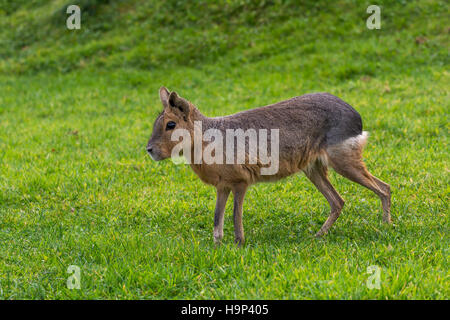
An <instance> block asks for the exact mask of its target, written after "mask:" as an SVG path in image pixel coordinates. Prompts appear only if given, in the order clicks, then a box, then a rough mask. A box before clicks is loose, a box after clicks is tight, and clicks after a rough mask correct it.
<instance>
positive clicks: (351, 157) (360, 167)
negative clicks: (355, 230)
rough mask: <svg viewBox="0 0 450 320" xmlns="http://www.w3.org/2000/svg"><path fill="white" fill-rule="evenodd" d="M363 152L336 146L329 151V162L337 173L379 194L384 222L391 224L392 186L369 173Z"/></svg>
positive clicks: (360, 148)
mask: <svg viewBox="0 0 450 320" xmlns="http://www.w3.org/2000/svg"><path fill="white" fill-rule="evenodd" d="M361 151H362V147H361V146H354V147H348V146H346V145H344V144H343V145H340V146H334V147H332V148H329V149H328V150H327V153H328V161H329V163H330V165H331V166H332V167H333V169H334V170H335V171H336V172H337V173H339V174H340V175H342V176H344V177H346V178H347V179H349V180H351V181H353V182H356V183H359V184H360V185H362V186H364V187H366V188H368V189H369V190H372V191H373V192H374V193H375V194H377V195H378V196H379V197H380V199H381V204H382V207H383V221H384V222H387V223H391V213H390V211H391V190H390V186H389V185H388V184H387V183H385V182H383V181H381V180H380V179H378V178H376V177H374V176H373V175H372V174H370V172H369V171H367V169H366V166H365V165H364V162H363V161H362V160H361Z"/></svg>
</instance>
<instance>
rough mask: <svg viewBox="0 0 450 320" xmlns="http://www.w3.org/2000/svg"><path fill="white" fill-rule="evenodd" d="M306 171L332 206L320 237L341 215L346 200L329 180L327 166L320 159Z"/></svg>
mask: <svg viewBox="0 0 450 320" xmlns="http://www.w3.org/2000/svg"><path fill="white" fill-rule="evenodd" d="M304 172H305V174H306V176H307V177H308V178H309V180H311V182H312V183H313V184H314V185H315V186H316V188H317V189H319V191H320V192H321V193H322V194H323V195H324V196H325V198H326V199H327V201H328V203H329V204H330V207H331V211H330V215H329V217H328V219H327V221H325V223H324V224H323V226H322V228H320V230H319V231H318V232H317V233H316V237H320V236H322V235H324V234H325V233H327V232H328V230H329V229H330V227H331V226H332V225H333V223H334V222H335V221H336V220H337V218H338V217H339V214H340V213H341V211H342V207H343V206H344V200H343V199H342V198H341V196H340V195H339V193H338V192H337V191H336V190H335V189H334V187H333V185H332V184H331V182H330V180H328V175H327V167H326V166H324V165H323V164H322V163H321V162H320V161H316V162H315V163H314V164H313V165H312V166H310V167H308V168H307V169H306V170H304Z"/></svg>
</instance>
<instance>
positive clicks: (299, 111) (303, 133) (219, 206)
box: [147, 87, 391, 244]
mask: <svg viewBox="0 0 450 320" xmlns="http://www.w3.org/2000/svg"><path fill="white" fill-rule="evenodd" d="M160 98H161V102H162V104H163V106H164V110H163V112H162V113H161V114H160V115H159V116H158V118H157V119H156V121H155V124H154V127H153V133H152V136H151V139H150V141H149V143H148V146H147V148H148V151H149V153H150V155H151V156H152V158H154V159H155V160H163V159H166V158H169V157H170V156H171V151H172V149H173V148H174V146H175V145H176V144H177V143H178V141H171V139H170V137H171V133H172V131H171V130H167V128H166V125H167V123H168V122H169V121H173V122H175V123H176V128H177V129H179V128H183V129H186V130H188V131H189V132H190V134H191V137H193V136H194V121H201V122H202V131H203V132H204V131H206V130H207V129H212V128H213V129H218V130H220V131H221V132H225V130H227V129H238V128H240V129H243V130H244V131H245V130H247V129H250V128H252V129H256V130H258V129H267V130H269V131H270V129H279V140H280V141H279V170H278V172H277V173H276V174H274V175H261V174H260V170H261V168H263V167H265V166H267V165H263V164H262V161H261V159H257V161H256V164H250V163H249V161H246V162H245V163H244V164H206V163H201V164H194V163H193V162H194V161H193V159H189V160H190V163H191V164H190V166H191V168H192V169H193V171H194V172H195V173H196V174H197V175H198V176H199V177H200V179H201V180H202V181H203V182H205V183H207V184H210V185H213V186H215V187H216V189H217V202H216V209H215V219H214V240H215V241H216V242H220V241H221V239H222V237H223V216H224V210H225V204H226V201H227V199H228V195H229V193H230V191H231V192H233V194H234V210H233V215H234V226H235V241H236V242H237V243H238V244H241V243H243V242H244V231H243V224H242V207H243V200H244V196H245V193H246V191H247V189H248V187H249V186H250V185H252V184H255V183H258V182H267V181H276V180H279V179H281V178H284V177H287V176H290V175H292V174H295V173H297V172H299V171H303V172H305V174H306V176H307V177H308V178H309V179H310V180H311V182H312V183H313V184H314V185H315V186H316V187H317V189H318V190H319V191H320V192H321V193H322V194H323V195H324V196H325V198H326V199H327V200H328V202H329V204H330V207H331V212H330V216H329V218H328V219H327V221H326V222H325V223H324V225H323V226H322V228H321V229H320V230H319V232H318V233H317V236H320V235H323V234H325V233H326V232H327V231H328V230H329V229H330V227H331V225H332V224H333V223H334V222H335V221H336V219H337V218H338V217H339V214H340V212H341V210H342V207H343V205H344V200H343V199H342V198H341V196H340V195H339V193H338V192H337V191H336V190H335V189H334V188H333V186H332V185H331V183H330V181H329V180H328V177H327V168H328V166H329V165H330V166H331V167H333V168H334V169H335V171H336V172H337V173H339V174H341V175H342V176H344V177H346V178H348V179H350V180H352V181H354V182H357V183H359V184H361V185H363V186H365V187H367V188H369V189H370V190H372V191H373V192H375V193H376V194H377V195H378V196H379V197H380V199H381V201H382V205H383V211H384V213H383V219H384V221H386V222H390V221H391V218H390V188H389V185H388V184H386V183H384V182H382V181H381V180H379V179H377V178H375V177H374V176H372V175H371V174H370V173H369V172H368V171H367V169H366V167H365V165H364V163H363V162H362V159H361V155H362V149H363V147H364V145H365V143H366V139H367V134H366V133H365V132H362V122H361V118H360V116H359V114H358V113H357V112H356V111H355V110H354V109H353V108H352V107H351V106H350V105H348V104H346V103H345V102H344V101H342V100H341V99H339V98H337V97H335V96H333V95H330V94H326V93H318V94H309V95H304V96H301V97H295V98H292V99H290V100H286V101H282V102H279V103H277V104H273V105H269V106H265V107H260V108H256V109H252V110H247V111H243V112H239V113H237V114H234V115H230V116H225V117H217V118H208V117H205V116H204V115H203V114H201V113H200V111H199V110H198V109H197V108H196V107H195V106H194V105H192V103H190V102H189V101H187V100H185V99H183V98H181V97H179V96H178V95H177V94H176V93H175V92H172V93H169V91H168V90H167V89H166V88H164V87H162V88H161V89H160ZM224 136H225V134H224ZM268 139H269V140H270V134H268ZM206 145H207V143H203V148H205V147H206ZM224 145H225V144H224ZM246 150H247V149H246ZM235 154H236V150H235ZM193 155H194V146H193V144H192V145H191V157H193ZM246 160H248V154H247V155H246Z"/></svg>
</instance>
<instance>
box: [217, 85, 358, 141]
mask: <svg viewBox="0 0 450 320" xmlns="http://www.w3.org/2000/svg"><path fill="white" fill-rule="evenodd" d="M221 119H223V120H222V121H221V122H222V124H223V126H225V127H226V128H229V129H238V128H240V129H243V130H246V129H250V128H253V129H268V130H270V129H279V130H280V147H286V148H292V147H295V146H297V147H301V146H302V145H303V144H305V143H314V144H319V145H320V146H323V147H325V146H331V145H335V144H338V143H340V142H342V141H344V140H346V139H348V138H350V137H355V136H357V135H359V134H361V133H362V120H361V116H360V115H359V113H358V112H357V111H356V110H355V109H353V107H352V106H350V105H349V104H348V103H346V102H344V101H343V100H342V99H340V98H338V97H336V96H334V95H332V94H329V93H311V94H305V95H302V96H298V97H294V98H292V99H289V100H284V101H281V102H278V103H275V104H271V105H268V106H264V107H259V108H256V109H250V110H246V111H242V112H239V113H236V114H233V115H230V116H226V117H221ZM313 141H314V142H313Z"/></svg>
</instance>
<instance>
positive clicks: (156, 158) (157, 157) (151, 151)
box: [147, 147, 165, 161]
mask: <svg viewBox="0 0 450 320" xmlns="http://www.w3.org/2000/svg"><path fill="white" fill-rule="evenodd" d="M147 153H148V154H149V156H150V157H151V158H152V160H154V161H161V160H164V159H165V158H164V157H163V156H161V155H160V154H159V152H157V151H156V150H155V149H153V148H150V147H148V148H147Z"/></svg>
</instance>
